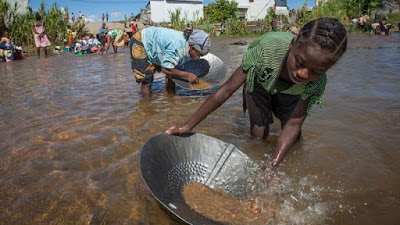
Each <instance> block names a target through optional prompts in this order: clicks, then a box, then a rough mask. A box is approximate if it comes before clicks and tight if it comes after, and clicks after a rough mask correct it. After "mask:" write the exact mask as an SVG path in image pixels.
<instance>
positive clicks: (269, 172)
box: [264, 164, 279, 188]
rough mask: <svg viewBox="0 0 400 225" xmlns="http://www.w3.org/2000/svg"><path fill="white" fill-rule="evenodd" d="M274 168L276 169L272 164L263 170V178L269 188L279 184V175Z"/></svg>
mask: <svg viewBox="0 0 400 225" xmlns="http://www.w3.org/2000/svg"><path fill="white" fill-rule="evenodd" d="M267 165H268V164H267ZM275 170H276V169H275V167H272V166H268V167H267V168H266V169H265V170H264V178H265V180H266V181H267V184H268V186H269V187H270V188H275V187H277V186H278V184H279V177H278V174H277V173H276V171H275Z"/></svg>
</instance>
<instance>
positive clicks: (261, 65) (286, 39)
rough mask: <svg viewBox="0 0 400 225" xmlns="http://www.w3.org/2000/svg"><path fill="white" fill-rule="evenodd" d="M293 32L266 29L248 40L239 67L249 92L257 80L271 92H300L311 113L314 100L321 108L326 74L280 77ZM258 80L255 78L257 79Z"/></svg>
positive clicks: (297, 93)
mask: <svg viewBox="0 0 400 225" xmlns="http://www.w3.org/2000/svg"><path fill="white" fill-rule="evenodd" d="M294 37H295V35H293V34H291V33H289V32H269V33H267V34H264V35H262V36H261V37H259V38H257V39H256V40H254V41H253V42H252V43H250V45H249V48H248V50H247V52H246V53H245V54H244V56H243V59H242V67H243V69H244V70H245V71H247V78H246V82H247V84H248V87H249V92H250V93H252V92H253V89H254V82H255V81H257V82H259V83H260V84H261V85H262V86H263V87H264V89H265V90H267V91H268V92H270V93H272V94H273V93H277V92H280V93H284V94H290V95H300V97H301V99H302V100H306V99H307V98H309V97H310V98H311V99H310V103H309V105H308V106H307V115H308V116H309V115H310V114H311V109H312V106H313V105H314V104H315V103H318V104H320V106H321V108H322V107H323V103H322V96H323V95H324V91H325V87H326V84H327V78H326V74H324V75H322V76H321V77H320V78H319V79H318V80H315V81H312V82H307V83H299V84H292V83H290V82H287V81H284V80H282V79H278V78H279V73H280V68H281V65H282V62H283V60H284V59H285V58H286V55H287V53H288V50H289V45H290V42H291V41H292V39H293V38H294ZM256 79H257V80H256Z"/></svg>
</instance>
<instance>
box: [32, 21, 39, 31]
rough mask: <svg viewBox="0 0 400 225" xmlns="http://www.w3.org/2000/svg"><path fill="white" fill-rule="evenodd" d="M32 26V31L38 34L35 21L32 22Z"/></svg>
mask: <svg viewBox="0 0 400 225" xmlns="http://www.w3.org/2000/svg"><path fill="white" fill-rule="evenodd" d="M32 28H33V32H34V33H35V34H39V33H38V32H36V27H35V23H33V25H32Z"/></svg>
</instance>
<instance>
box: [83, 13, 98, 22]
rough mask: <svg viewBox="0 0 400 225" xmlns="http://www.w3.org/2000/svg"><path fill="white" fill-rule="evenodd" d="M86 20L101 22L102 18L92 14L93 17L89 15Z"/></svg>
mask: <svg viewBox="0 0 400 225" xmlns="http://www.w3.org/2000/svg"><path fill="white" fill-rule="evenodd" d="M85 20H86V22H99V21H100V17H98V16H96V15H94V14H92V15H89V16H85Z"/></svg>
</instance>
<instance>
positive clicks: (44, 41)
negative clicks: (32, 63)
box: [33, 13, 51, 58]
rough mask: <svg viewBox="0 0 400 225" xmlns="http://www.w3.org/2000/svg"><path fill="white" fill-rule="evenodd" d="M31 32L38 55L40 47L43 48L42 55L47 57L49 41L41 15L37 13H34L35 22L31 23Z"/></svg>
mask: <svg viewBox="0 0 400 225" xmlns="http://www.w3.org/2000/svg"><path fill="white" fill-rule="evenodd" d="M33 32H34V33H35V34H34V39H35V45H36V52H37V55H38V57H40V48H41V47H42V48H43V51H44V55H45V57H46V58H47V46H50V45H51V43H50V41H49V39H48V38H47V35H46V27H45V25H44V23H43V21H42V17H41V16H40V14H39V13H36V23H35V24H33Z"/></svg>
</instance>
